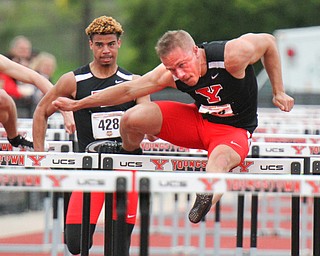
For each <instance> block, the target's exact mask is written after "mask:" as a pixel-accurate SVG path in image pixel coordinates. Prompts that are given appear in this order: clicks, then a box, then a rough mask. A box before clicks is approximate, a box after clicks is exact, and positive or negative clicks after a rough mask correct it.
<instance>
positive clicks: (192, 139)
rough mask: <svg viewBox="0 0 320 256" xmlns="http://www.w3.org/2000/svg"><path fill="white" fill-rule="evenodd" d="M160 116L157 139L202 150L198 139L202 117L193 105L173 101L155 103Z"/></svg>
mask: <svg viewBox="0 0 320 256" xmlns="http://www.w3.org/2000/svg"><path fill="white" fill-rule="evenodd" d="M155 103H156V104H158V106H159V108H160V110H161V114H162V126H161V131H160V132H159V134H158V135H157V136H158V137H159V138H161V139H163V140H165V141H168V142H171V143H173V144H175V145H178V146H182V147H188V148H197V149H203V148H204V147H203V143H202V140H201V138H200V137H199V132H198V131H199V130H198V129H199V127H201V126H202V117H201V115H200V114H199V113H198V109H197V107H196V106H195V105H194V104H184V103H180V102H173V101H156V102H155Z"/></svg>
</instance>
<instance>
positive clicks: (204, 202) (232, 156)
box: [189, 145, 241, 223]
mask: <svg viewBox="0 0 320 256" xmlns="http://www.w3.org/2000/svg"><path fill="white" fill-rule="evenodd" d="M240 161H241V157H240V156H239V154H238V153H237V152H236V151H234V150H233V149H232V148H231V147H229V146H227V145H219V146H217V147H215V149H214V150H213V151H212V152H211V154H210V156H209V159H208V163H207V166H206V172H209V173H226V172H228V171H229V170H231V169H232V168H234V167H236V166H237V165H239V163H240ZM221 197H222V194H210V193H208V194H197V198H196V201H195V203H194V205H193V207H192V208H191V210H190V212H189V220H190V221H191V222H193V223H198V222H199V221H200V220H201V219H202V218H203V217H204V216H205V215H206V214H207V212H208V211H209V210H210V208H211V206H212V205H215V204H216V203H217V202H218V201H219V200H220V199H221Z"/></svg>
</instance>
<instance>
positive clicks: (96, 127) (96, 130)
mask: <svg viewBox="0 0 320 256" xmlns="http://www.w3.org/2000/svg"><path fill="white" fill-rule="evenodd" d="M123 113H124V112H123V111H113V112H98V113H92V114H91V122H92V133H93V137H94V138H95V139H108V138H116V137H120V130H119V129H120V120H121V116H122V115H123Z"/></svg>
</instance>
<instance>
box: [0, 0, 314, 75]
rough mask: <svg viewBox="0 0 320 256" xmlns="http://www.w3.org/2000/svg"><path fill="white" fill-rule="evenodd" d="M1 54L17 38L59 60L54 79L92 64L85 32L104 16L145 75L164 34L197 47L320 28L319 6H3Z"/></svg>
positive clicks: (231, 0) (265, 2) (3, 1)
mask: <svg viewBox="0 0 320 256" xmlns="http://www.w3.org/2000/svg"><path fill="white" fill-rule="evenodd" d="M0 5H1V8H0V37H1V40H0V49H1V50H0V51H1V52H2V53H5V52H6V51H7V49H8V44H9V42H10V40H11V39H12V38H13V37H14V36H16V35H19V34H21V35H25V36H27V37H29V38H30V40H31V42H32V43H33V46H34V48H35V49H36V50H43V51H48V52H50V53H53V54H54V55H55V56H56V57H57V60H58V69H57V72H56V75H55V78H57V77H59V76H60V75H61V74H62V73H65V72H67V71H69V70H72V69H74V68H75V67H77V66H79V65H81V64H83V63H85V62H86V61H87V60H88V59H90V56H89V51H88V41H87V38H86V35H85V33H84V29H85V28H86V26H87V25H88V24H89V23H90V21H91V20H92V19H93V18H95V17H98V16H101V15H108V16H113V17H115V18H116V19H117V20H119V21H120V22H121V24H122V25H123V27H124V30H125V33H124V35H123V47H121V54H120V55H119V63H120V64H121V65H123V66H125V67H126V68H127V69H129V70H132V71H133V72H135V73H139V74H143V73H145V72H147V71H148V70H150V69H151V68H153V67H154V66H155V65H157V64H158V63H159V60H158V57H157V56H156V54H155V51H154V46H155V44H156V42H157V40H158V38H159V36H161V35H162V34H163V33H164V32H165V31H167V30H172V29H185V30H187V31H189V32H190V33H191V34H192V35H193V36H194V38H195V40H196V42H198V43H200V42H203V41H210V40H223V39H230V38H233V37H237V36H239V35H240V34H243V33H246V32H269V33H272V32H273V31H274V30H276V29H279V28H293V27H303V26H315V25H320V16H319V12H320V1H319V0H304V1H301V0H281V1H278V0H224V1H220V0H210V1H208V0H198V1H194V0H184V1H181V0H161V1H150V0H130V1H127V0H118V1H112V0H90V1H88V0H80V1H79V0H46V1H43V0H28V1H26V0H24V1H23V0H0Z"/></svg>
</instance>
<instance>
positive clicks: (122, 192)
mask: <svg viewBox="0 0 320 256" xmlns="http://www.w3.org/2000/svg"><path fill="white" fill-rule="evenodd" d="M116 200H117V205H116V210H117V224H116V227H115V233H114V239H113V242H114V256H117V255H119V256H120V255H121V256H129V255H128V254H127V247H128V246H129V244H123V243H121V242H120V241H123V238H124V237H126V236H127V226H126V213H127V180H126V178H124V177H119V178H117V181H116ZM110 217H111V218H112V216H110ZM125 241H126V240H125Z"/></svg>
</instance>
